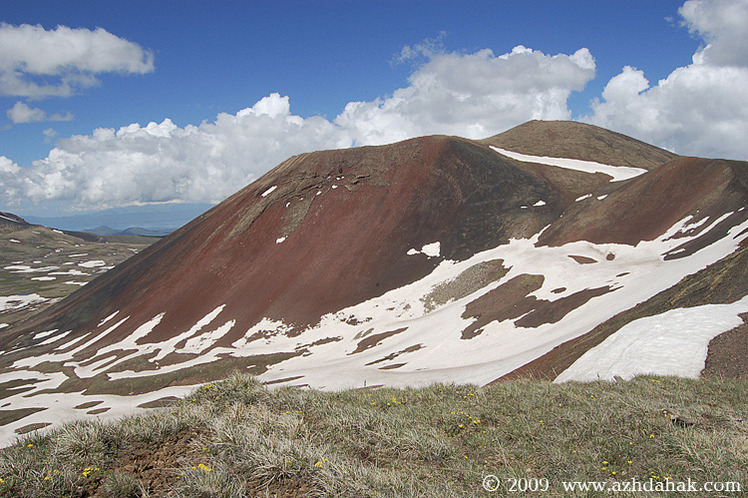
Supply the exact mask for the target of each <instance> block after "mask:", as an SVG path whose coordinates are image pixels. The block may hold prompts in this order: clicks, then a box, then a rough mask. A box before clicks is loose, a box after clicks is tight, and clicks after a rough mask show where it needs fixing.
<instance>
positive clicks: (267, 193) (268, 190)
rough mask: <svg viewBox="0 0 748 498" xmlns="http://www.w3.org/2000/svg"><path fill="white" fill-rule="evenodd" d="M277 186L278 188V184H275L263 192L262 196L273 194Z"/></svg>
mask: <svg viewBox="0 0 748 498" xmlns="http://www.w3.org/2000/svg"><path fill="white" fill-rule="evenodd" d="M277 188H278V185H273V186H272V187H270V188H269V189H267V190H266V191H264V192H263V193H261V194H260V197H267V196H268V195H270V194H272V193H273V192H274V191H275V189H277Z"/></svg>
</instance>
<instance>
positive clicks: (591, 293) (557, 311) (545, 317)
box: [514, 286, 610, 328]
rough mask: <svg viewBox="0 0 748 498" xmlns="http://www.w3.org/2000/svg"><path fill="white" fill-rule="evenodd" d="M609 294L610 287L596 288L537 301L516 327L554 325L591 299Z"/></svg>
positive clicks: (518, 321) (516, 323)
mask: <svg viewBox="0 0 748 498" xmlns="http://www.w3.org/2000/svg"><path fill="white" fill-rule="evenodd" d="M608 292H610V287H609V286H605V287H597V288H595V289H584V290H581V291H579V292H575V293H574V294H572V295H570V296H566V297H562V298H561V299H557V300H556V301H546V300H545V299H540V300H538V302H537V304H536V306H535V309H534V310H533V311H532V312H530V313H528V314H527V315H525V316H523V317H522V318H520V319H519V320H517V321H516V322H514V324H515V325H517V326H518V327H526V328H527V327H529V328H532V327H540V326H541V325H543V324H544V323H556V322H557V321H559V320H561V319H562V318H563V317H565V316H566V315H567V314H568V313H569V312H571V311H573V310H575V309H577V308H579V307H580V306H582V305H583V304H585V303H586V302H587V301H589V300H590V299H592V298H593V297H597V296H602V295H603V294H607V293H608Z"/></svg>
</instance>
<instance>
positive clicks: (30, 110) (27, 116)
mask: <svg viewBox="0 0 748 498" xmlns="http://www.w3.org/2000/svg"><path fill="white" fill-rule="evenodd" d="M7 115H8V118H10V120H11V121H12V122H13V123H15V124H18V123H34V122H39V121H70V120H71V119H73V115H72V114H70V113H69V112H68V113H66V114H64V115H62V114H52V115H51V116H47V113H46V112H44V111H43V110H41V109H38V108H36V107H29V106H28V105H26V104H24V103H23V102H16V105H14V106H13V107H11V108H10V109H8V112H7Z"/></svg>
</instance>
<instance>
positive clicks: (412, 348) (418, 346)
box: [366, 344, 423, 367]
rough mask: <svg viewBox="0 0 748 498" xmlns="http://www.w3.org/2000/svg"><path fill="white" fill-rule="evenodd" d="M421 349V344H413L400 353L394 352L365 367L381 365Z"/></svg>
mask: <svg viewBox="0 0 748 498" xmlns="http://www.w3.org/2000/svg"><path fill="white" fill-rule="evenodd" d="M422 347H423V344H413V345H412V346H408V347H407V348H405V349H403V350H401V351H396V352H394V353H390V354H388V355H387V356H385V357H383V358H379V359H378V360H374V361H370V362H369V363H367V364H366V366H367V367H368V366H369V365H376V364H377V363H381V362H383V361H390V360H394V359H395V358H397V357H398V356H400V355H401V354H406V353H412V352H414V351H418V350H419V349H421V348H422Z"/></svg>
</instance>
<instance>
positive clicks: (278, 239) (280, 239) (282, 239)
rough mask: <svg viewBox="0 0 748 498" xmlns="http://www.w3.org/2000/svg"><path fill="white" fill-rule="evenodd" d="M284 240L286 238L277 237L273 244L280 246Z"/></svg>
mask: <svg viewBox="0 0 748 498" xmlns="http://www.w3.org/2000/svg"><path fill="white" fill-rule="evenodd" d="M284 240H286V237H278V238H277V239H275V243H276V244H281V243H282V242H283V241H284Z"/></svg>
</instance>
